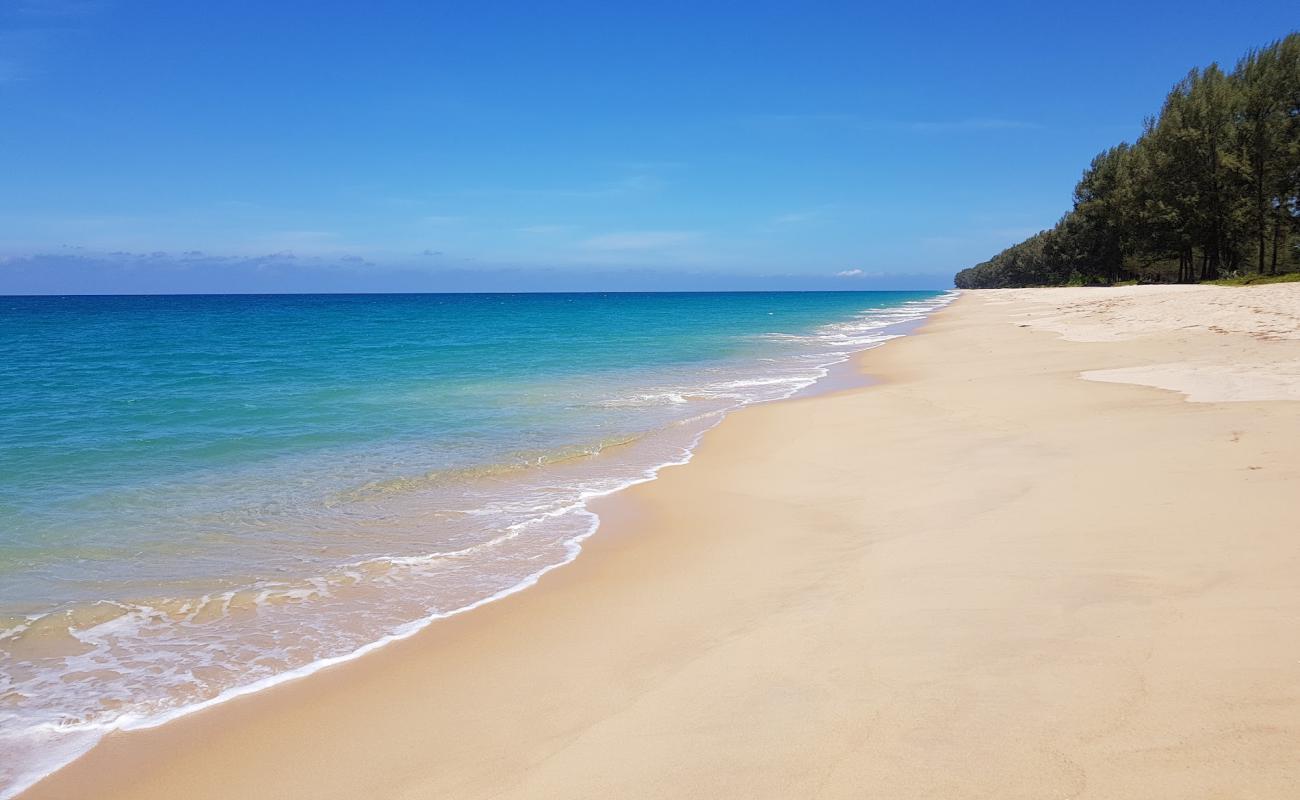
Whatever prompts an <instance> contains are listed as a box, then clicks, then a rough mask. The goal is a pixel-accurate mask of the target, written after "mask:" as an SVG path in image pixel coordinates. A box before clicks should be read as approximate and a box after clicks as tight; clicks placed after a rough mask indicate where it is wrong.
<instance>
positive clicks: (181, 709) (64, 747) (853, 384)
mask: <svg viewBox="0 0 1300 800" xmlns="http://www.w3.org/2000/svg"><path fill="white" fill-rule="evenodd" d="M957 296H958V293H957V292H956V291H949V292H945V293H943V294H942V295H940V296H939V297H936V298H935V299H934V303H935V305H934V306H933V308H931V309H929V310H928V311H925V312H923V314H922V315H921V316H920V317H919V318H916V319H911V320H906V321H902V322H898V323H894V324H891V325H887V326H885V327H883V328H881V329H880V331H879V333H880V334H881V335H882V336H883V338H882V339H881V340H880V341H876V342H874V343H872V344H868V345H866V346H861V347H859V348H858V349H856V350H852V351H849V352H847V353H846V354H845V356H844V357H843V358H842V359H840V360H838V361H835V362H832V363H829V364H826V365H823V366H822V367H820V368H819V371H820V372H821V374H820V375H819V376H818V377H816V378H815V379H814V380H813V381H811V382H810V383H808V384H806V385H804V386H801V387H798V388H796V389H794V390H792V391H791V392H790V393H788V394H786V395H784V396H782V397H776V398H772V399H767V400H754V401H746V402H744V403H741V404H739V405H737V406H735V407H733V408H730V409H727V410H724V411H722V412H721V413H720V414H719V415H718V416H717V418H716V419H714V420H712V421H711V422H710V423H709V424H708V425H707V426H705V427H703V428H701V429H700V430H699V431H698V432H696V433H695V434H694V436H693V437H692V438H691V439H690V440H689V442H688V443H687V444H686V445H685V446H684V447H683V448H682V451H681V453H680V455H679V456H678V457H677V458H674V459H670V460H667V461H664V462H662V463H658V464H655V465H652V466H650V467H647V468H646V469H645V470H643V471H642V473H641V475H640V476H639V477H637V478H635V479H631V480H628V481H626V482H624V483H622V484H620V485H618V486H615V487H614V488H611V489H607V490H603V491H588V492H584V493H582V494H581V495H579V497H578V502H577V504H576V505H577V507H576V508H571V509H568V510H572V511H573V512H575V513H577V514H580V515H583V516H584V517H585V518H586V521H587V527H586V530H585V531H584V532H583V533H581V534H579V535H578V536H575V537H572V538H571V539H569V540H567V541H566V543H565V550H566V552H565V557H564V558H563V559H562V560H560V561H558V562H556V563H553V564H548V565H546V566H544V567H542V568H541V569H538V570H537V571H535V572H533V573H531V574H529V575H527V576H525V577H524V578H523V579H522V580H520V581H519V582H518V583H515V584H513V585H511V586H509V587H506V588H504V589H501V590H500V591H497V592H495V593H493V594H491V595H489V596H487V597H483V598H481V599H478V600H475V601H473V602H471V603H468V604H466V605H464V606H461V607H459V608H454V609H451V610H448V611H444V612H439V613H434V614H430V615H429V616H426V617H423V618H420V619H416V620H412V621H411V622H408V623H405V624H403V625H401V626H399V627H397V628H396V629H394V630H393V631H392V632H390V633H389V634H387V635H385V636H383V637H380V638H379V639H377V640H375V641H372V642H369V643H367V644H364V645H362V646H360V647H358V648H356V649H355V650H353V651H351V652H349V653H346V654H343V655H339V656H333V657H328V658H322V659H319V660H316V661H313V662H311V663H308V664H305V665H303V666H301V667H298V668H296V669H291V670H287V671H285V672H282V673H278V674H275V675H271V676H268V677H266V678H263V679H260V680H257V681H254V682H252V683H249V684H245V685H241V686H233V687H230V688H228V689H226V690H224V691H222V692H221V693H219V694H217V695H216V696H214V697H211V698H208V699H206V700H203V701H200V702H195V703H190V704H188V705H182V706H178V707H176V708H173V709H169V710H167V711H163V712H161V713H154V714H152V715H149V716H147V717H145V716H141V715H136V714H130V713H128V714H125V715H123V716H121V717H119V718H117V719H115V720H113V721H112V722H111V723H106V724H95V725H91V724H87V725H83V726H79V727H78V729H77V732H78V733H84V734H86V735H85V736H84V737H79V738H78V739H76V740H73V741H66V742H59V743H58V744H55V743H54V742H53V741H51V750H52V751H53V752H49V753H48V755H49V757H50V758H49V761H48V762H47V763H46V764H44V765H40V766H34V767H33V768H32V769H31V770H30V771H28V772H26V773H18V774H17V775H16V776H15V780H14V781H13V782H12V783H11V784H10V785H9V786H8V787H3V788H0V800H15V799H16V798H20V796H21V795H22V794H23V793H24V792H25V791H27V790H28V789H30V788H31V787H32V786H34V785H36V784H37V783H39V782H40V781H41V780H44V779H45V778H47V777H49V776H50V775H52V774H54V773H56V772H58V771H59V770H61V769H63V768H64V767H66V766H68V765H69V764H71V763H72V762H74V761H76V760H77V759H79V758H80V757H81V756H83V755H85V754H86V753H88V752H90V751H91V750H92V749H93V748H94V747H95V746H96V745H97V744H98V743H99V742H100V741H101V740H102V739H103V737H104V736H105V735H107V734H109V733H111V732H114V731H135V730H147V729H151V728H157V727H160V726H162V725H165V724H166V723H168V722H172V721H174V720H176V719H179V718H181V717H185V716H189V715H190V714H193V713H196V712H199V711H203V710H205V709H208V708H212V707H214V706H217V705H220V704H222V703H225V702H227V701H229V700H234V699H237V698H240V697H245V696H248V695H252V694H255V693H257V692H261V691H263V690H266V689H270V688H272V687H275V686H278V685H280V684H282V683H287V682H289V681H294V680H298V679H300V678H305V677H308V676H310V675H313V674H315V673H316V672H319V671H320V670H323V669H326V668H328V667H332V666H336V665H338V664H343V663H346V662H349V661H353V660H355V659H358V658H361V657H362V656H364V655H367V654H369V653H371V652H374V651H376V650H379V649H380V648H382V647H384V646H386V645H388V644H391V643H393V642H397V641H402V640H405V639H409V638H411V637H413V636H415V635H416V634H418V633H420V632H421V631H423V630H425V629H426V628H428V627H429V626H431V625H432V624H433V623H435V622H437V621H439V620H442V619H448V618H450V617H454V616H459V615H460V614H463V613H465V612H468V611H472V610H474V609H476V608H479V607H481V606H484V605H487V604H488V603H491V602H495V601H497V600H501V599H503V598H506V597H509V596H511V595H514V594H516V593H518V592H521V591H523V590H525V589H528V588H530V587H532V586H534V585H536V584H537V582H538V581H539V580H540V579H541V578H542V576H544V575H546V574H547V573H549V572H551V571H553V570H555V569H558V568H560V567H563V566H566V565H568V564H570V563H572V562H573V561H574V560H575V559H576V558H577V557H578V555H579V554H580V553H581V552H582V544H583V543H584V542H585V541H586V540H587V539H589V538H590V537H591V536H592V535H594V534H595V533H596V532H597V531H598V530H599V528H600V518H599V516H598V515H597V514H596V513H595V512H593V511H591V510H590V503H591V501H593V500H596V499H599V498H604V497H609V496H611V495H615V494H618V493H619V492H622V491H624V490H625V489H628V488H631V487H633V486H637V485H640V484H643V483H648V482H650V481H653V480H654V479H655V478H656V477H658V475H659V473H660V472H661V471H662V470H663V469H665V468H668V467H673V466H682V465H685V464H687V463H689V462H690V461H691V460H692V458H693V457H694V455H695V453H696V451H697V449H698V447H699V444H700V441H701V440H702V439H703V437H704V435H705V434H707V433H708V432H709V431H711V430H713V429H714V428H716V427H717V426H718V425H719V424H720V423H721V422H722V421H723V420H725V419H726V418H727V417H728V416H730V414H732V413H733V412H735V411H737V410H740V409H743V408H746V407H748V406H750V405H757V404H761V403H770V402H780V401H782V400H790V399H806V398H809V397H815V396H819V395H824V394H830V393H833V392H838V391H845V390H850V389H858V388H864V387H867V386H870V385H871V384H872V379H871V377H870V375H868V374H864V373H862V372H861V371H859V370H858V369H857V366H856V364H855V363H854V362H855V360H856V358H857V356H859V355H860V354H861V353H863V352H866V351H868V350H873V349H875V348H877V347H880V346H882V345H884V344H887V343H888V342H889V341H892V340H893V339H897V338H902V337H904V336H907V335H910V334H912V333H914V332H915V331H916V330H917V329H919V328H920V327H922V326H924V325H925V324H926V322H927V321H928V320H929V318H930V316H931V315H932V314H934V313H935V312H937V311H939V310H941V309H943V308H945V307H946V306H947V305H949V304H950V303H951V302H952V301H953V300H955V299H956V298H957ZM50 733H51V734H56V733H67V729H62V730H57V731H56V730H55V729H53V728H51V730H50Z"/></svg>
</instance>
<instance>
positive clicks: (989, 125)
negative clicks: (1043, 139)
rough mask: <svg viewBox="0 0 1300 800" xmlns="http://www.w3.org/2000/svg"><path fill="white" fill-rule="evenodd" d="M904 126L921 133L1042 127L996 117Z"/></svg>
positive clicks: (915, 123) (1034, 123)
mask: <svg viewBox="0 0 1300 800" xmlns="http://www.w3.org/2000/svg"><path fill="white" fill-rule="evenodd" d="M904 125H905V126H906V127H908V128H910V129H911V130H914V131H920V132H922V133H945V132H948V131H1009V130H1035V129H1038V128H1041V127H1043V126H1042V125H1040V124H1039V123H1037V122H1027V121H1025V120H1020V119H999V118H996V117H975V118H971V119H959V120H949V121H940V122H908V123H904Z"/></svg>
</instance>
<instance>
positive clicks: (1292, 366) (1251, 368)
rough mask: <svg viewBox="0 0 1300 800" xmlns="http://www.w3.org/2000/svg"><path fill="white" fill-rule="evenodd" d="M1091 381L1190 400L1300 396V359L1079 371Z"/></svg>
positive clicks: (1271, 398) (1206, 401) (1260, 398)
mask: <svg viewBox="0 0 1300 800" xmlns="http://www.w3.org/2000/svg"><path fill="white" fill-rule="evenodd" d="M1079 376H1080V377H1082V378H1084V379H1086V380H1090V381H1102V382H1104V383H1133V384H1138V385H1141V386H1154V387H1156V388H1158V389H1168V390H1170V391H1174V392H1182V393H1183V394H1184V395H1186V399H1187V401H1188V402H1190V403H1223V402H1234V401H1238V402H1240V401H1261V400H1300V361H1282V362H1271V363H1270V362H1256V363H1235V364H1212V363H1202V364H1198V363H1194V362H1187V361H1183V362H1176V363H1170V364H1152V365H1150V366H1141V367H1121V368H1119V369H1094V370H1088V371H1086V372H1081V373H1079Z"/></svg>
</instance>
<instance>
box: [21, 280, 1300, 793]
mask: <svg viewBox="0 0 1300 800" xmlns="http://www.w3.org/2000/svg"><path fill="white" fill-rule="evenodd" d="M1264 290H1267V291H1264ZM1298 303H1300V285H1289V286H1288V285H1282V286H1277V287H1258V288H1244V289H1232V288H1220V287H1192V290H1182V289H1181V288H1180V287H1172V288H1152V289H1149V290H1148V289H1145V288H1139V289H1134V290H1033V291H1031V292H1024V291H1012V292H974V293H966V294H965V295H964V296H963V297H962V298H961V299H960V300H958V301H957V302H956V303H955V304H954V305H953V306H951V307H949V308H948V309H946V310H944V311H941V312H939V313H938V314H936V315H935V316H934V317H933V318H932V321H931V322H930V323H929V324H927V325H926V326H925V327H923V328H922V329H921V330H920V331H919V332H918V333H916V334H914V335H912V336H909V337H906V338H904V339H900V340H897V341H894V342H891V343H889V344H887V345H885V346H883V347H880V348H877V349H875V350H871V351H868V352H867V353H865V354H863V355H862V356H861V357H860V359H859V364H860V366H861V368H862V369H863V370H865V371H867V372H869V373H870V374H871V375H872V376H873V378H874V379H875V382H874V383H873V384H872V385H869V386H867V387H865V388H857V389H851V390H845V391H838V392H833V393H830V394H825V395H821V396H814V397H808V398H803V399H796V400H790V401H785V402H779V403H772V404H767V405H762V406H755V407H751V408H748V409H745V410H743V411H741V412H738V413H736V414H734V415H732V416H731V417H729V418H728V419H727V420H725V421H724V422H723V423H722V424H721V425H720V426H719V427H718V428H716V429H714V430H713V431H711V432H710V433H709V434H708V435H707V436H706V437H705V440H704V442H703V444H702V445H701V448H700V450H699V452H698V454H697V455H696V458H695V459H694V460H693V461H692V462H691V463H690V464H688V465H686V466H682V467H675V468H670V469H667V470H665V471H664V473H663V474H662V476H661V477H660V479H659V480H656V481H654V482H652V483H649V484H643V485H640V486H637V487H634V488H632V489H630V490H628V491H625V492H623V493H620V494H619V495H616V496H614V497H612V498H608V499H606V500H605V501H603V502H602V503H601V505H600V506H599V508H598V510H599V511H600V512H601V515H602V519H603V524H602V528H601V531H600V532H599V533H598V534H597V535H596V536H594V537H593V538H592V539H591V540H589V541H588V542H587V544H586V546H585V548H584V552H583V554H582V555H581V556H580V557H579V558H578V560H577V561H576V562H575V563H574V564H572V565H570V566H568V567H566V568H564V569H561V570H557V571H555V572H553V573H550V574H549V575H547V576H546V577H545V578H544V579H543V580H542V581H541V582H540V583H539V584H538V585H537V586H536V587H534V588H532V589H529V590H527V591H525V592H522V593H520V594H517V595H514V596H511V597H509V598H506V599H504V600H502V601H500V602H497V603H492V604H490V605H489V606H486V607H484V608H481V609H479V610H476V611H474V612H472V613H469V614H466V615H463V616H461V617H457V618H454V619H450V620H446V621H443V622H440V623H438V624H435V625H433V626H432V627H431V628H429V629H428V630H426V631H425V632H423V633H421V634H419V635H417V636H415V637H413V638H411V639H409V640H406V641H403V642H398V643H395V644H393V645H390V646H389V647H386V648H383V649H382V650H380V651H378V652H376V653H374V654H371V655H369V656H366V657H364V658H361V659H358V660H356V661H353V662H350V663H347V664H343V665H340V666H337V667H333V668H330V669H327V670H324V671H322V672H320V673H318V674H316V675H313V676H311V677H308V678H305V679H302V680H299V681H295V682H291V683H288V684H284V685H281V686H278V687H275V688H273V689H270V690H267V691H265V692H262V693H259V694H257V695H253V696H249V697H245V698H241V699H237V700H233V701H231V702H229V703H226V704H223V705H221V706H218V707H215V708H212V709H208V710H206V711H203V712H199V713H196V714H194V715H191V716H189V717H186V718H183V719H180V720H177V721H175V722H172V723H168V724H166V725H164V726H161V727H159V728H156V729H152V730H147V731H137V732H130V733H118V734H112V735H110V736H108V737H106V738H105V740H104V741H103V742H102V743H101V744H99V745H98V746H97V747H96V748H95V749H93V750H92V751H91V752H90V753H89V754H87V755H86V756H85V757H83V758H82V759H80V760H79V761H77V762H75V763H74V764H72V765H70V766H69V767H67V768H65V769H63V770H61V771H60V772H58V773H56V774H55V775H53V776H51V777H50V778H48V779H46V780H45V781H43V782H42V783H40V784H38V785H37V786H35V787H33V788H32V789H31V790H29V791H28V792H27V793H25V794H24V795H22V797H23V798H24V799H25V800H26V799H27V798H31V799H32V800H34V799H35V798H85V797H96V798H140V799H143V798H171V799H174V798H179V797H184V798H230V797H240V798H298V797H303V798H305V797H312V798H357V797H384V798H448V797H455V798H479V797H483V798H486V797H493V798H514V797H518V798H548V797H554V798H574V797H647V798H648V797H662V798H681V797H738V798H739V797H745V798H750V797H773V798H777V797H780V798H788V797H814V796H816V797H854V798H857V797H862V796H879V797H889V798H911V797H915V798H935V797H943V798H975V797H997V798H1035V799H1037V798H1044V797H1070V798H1129V797H1131V798H1161V797H1169V798H1175V797H1176V798H1188V797H1206V798H1209V797H1269V798H1272V797H1286V796H1290V795H1291V794H1292V793H1293V792H1294V791H1295V787H1296V786H1300V758H1298V757H1297V743H1300V635H1297V633H1296V630H1297V628H1296V623H1297V620H1300V580H1297V576H1300V403H1297V402H1296V401H1295V400H1294V399H1290V398H1291V395H1290V394H1289V393H1290V392H1292V391H1294V386H1292V383H1291V380H1292V379H1291V378H1288V377H1287V376H1288V375H1290V374H1291V373H1290V372H1288V370H1289V369H1290V366H1289V365H1290V364H1292V363H1293V362H1296V361H1297V360H1300V325H1293V324H1292V322H1291V320H1292V319H1293V317H1292V316H1290V315H1291V314H1292V313H1293V312H1292V311H1291V309H1293V308H1295V307H1296V305H1297V304H1298ZM1216 309H1217V310H1216ZM1252 309H1258V310H1252ZM1220 312H1221V313H1220ZM1293 332H1294V333H1295V335H1292V334H1293ZM1225 366H1227V367H1231V370H1230V372H1231V376H1232V377H1231V380H1225V379H1222V377H1221V376H1222V373H1223V368H1224V367H1225ZM1117 371H1118V372H1117ZM1125 371H1127V372H1125ZM1098 374H1100V375H1101V377H1100V378H1099V377H1098ZM1198 375H1199V377H1198ZM1207 375H1208V376H1210V377H1209V378H1206V376H1207ZM1215 375H1219V376H1220V377H1218V378H1216V377H1214V376H1215ZM1171 376H1172V377H1171ZM1189 376H1190V377H1189ZM1279 376H1281V377H1279ZM1117 378H1118V379H1119V380H1118V381H1117V380H1116V379H1117ZM1189 381H1190V383H1189ZM1243 387H1245V388H1243ZM1270 387H1271V388H1270Z"/></svg>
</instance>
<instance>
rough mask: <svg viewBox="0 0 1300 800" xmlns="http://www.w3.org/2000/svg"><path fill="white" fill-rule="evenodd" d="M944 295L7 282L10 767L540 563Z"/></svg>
mask: <svg viewBox="0 0 1300 800" xmlns="http://www.w3.org/2000/svg"><path fill="white" fill-rule="evenodd" d="M946 297H947V296H946V295H941V294H940V293H936V292H914V293H895V292H880V293H874V292H836V293H734V294H732V293H718V294H609V295H599V294H569V295H566V294H553V295H357V296H339V295H333V296H220V297H218V296H207V297H65V298H58V297H48V298H13V297H9V298H0V797H4V796H6V795H8V794H12V793H13V792H14V791H16V790H18V789H19V788H21V786H22V785H25V784H27V783H29V782H30V781H31V780H32V779H33V778H34V777H38V776H39V775H40V774H43V773H44V772H46V771H48V770H49V769H50V768H52V767H53V766H57V764H59V763H62V762H64V761H66V760H68V759H69V758H71V757H75V755H76V754H77V753H79V752H82V751H84V749H86V748H87V747H88V746H89V745H90V744H92V743H93V742H94V740H95V739H96V738H97V737H98V736H99V735H101V734H102V733H103V732H105V731H107V730H111V729H113V728H121V727H133V726H144V725H149V724H155V723H157V722H158V721H161V720H165V719H167V718H170V717H171V716H174V715H176V714H178V713H183V712H184V711H186V710H188V709H192V708H195V707H198V706H200V705H202V704H204V703H210V702H214V701H216V700H220V699H222V698H225V697H228V696H231V695H232V694H234V693H237V692H241V691H248V690H251V689H255V688H257V687H260V686H265V685H269V684H270V683H274V682H276V681H278V680H282V679H284V678H285V677H286V676H292V675H296V674H302V673H303V672H306V671H310V670H311V669H314V668H316V667H317V666H319V665H320V664H323V663H329V662H330V660H337V659H340V658H346V657H350V656H351V655H353V654H355V653H357V652H358V651H359V650H363V649H365V648H366V647H371V646H374V645H375V644H376V643H382V642H383V641H386V640H388V639H391V638H392V637H394V636H401V635H406V634H408V633H410V632H412V631H414V630H416V629H418V628H419V627H421V626H423V625H425V624H427V623H428V622H429V621H430V620H431V619H435V618H437V617H439V616H445V615H447V614H450V613H456V612H458V611H460V610H463V609H466V608H469V607H472V606H474V605H476V604H479V603H482V602H485V601H488V600H490V599H492V598H494V597H498V596H501V595H502V594H506V593H509V592H511V591H514V590H516V589H518V588H521V587H523V586H527V585H528V584H529V583H531V582H532V581H533V580H535V579H536V577H537V575H539V574H540V573H541V572H544V571H546V570H547V569H550V568H552V567H554V566H557V565H560V564H563V563H566V562H567V561H568V560H571V559H572V558H573V557H574V555H575V554H576V553H577V550H578V545H579V543H580V542H581V540H582V539H583V538H584V537H585V536H587V535H589V534H590V533H591V531H593V530H594V528H595V519H594V517H593V516H592V515H591V514H590V513H589V512H587V511H586V507H585V501H586V500H587V499H589V498H590V497H593V496H598V495H601V494H607V493H609V492H612V491H616V490H617V489H619V488H621V487H623V486H626V485H629V484H631V483H634V482H637V481H641V480H646V479H648V478H650V477H652V476H653V475H654V473H655V471H656V470H657V469H658V468H659V467H661V466H663V465H665V464H671V463H680V462H682V461H684V460H686V459H687V458H689V453H690V449H691V448H692V447H693V445H694V443H695V441H696V439H697V438H698V436H699V435H700V434H701V433H702V432H703V431H704V430H706V429H707V428H708V427H710V426H711V425H713V424H714V423H716V422H717V420H718V419H720V417H721V416H722V415H723V414H725V413H726V412H727V411H728V410H730V409H733V408H736V407H739V406H742V405H745V404H748V403H752V402H758V401H764V400H772V399H777V398H781V397H786V396H789V395H790V394H792V393H794V392H796V391H798V390H799V389H801V388H803V387H805V386H808V385H809V384H811V383H812V382H814V381H815V380H816V379H817V378H818V377H820V376H822V375H824V374H825V371H826V367H827V366H829V365H831V364H834V363H836V362H838V361H842V360H843V359H845V358H846V357H847V356H848V354H850V353H852V352H854V351H857V350H861V349H865V348H867V347H871V346H874V345H876V344H879V343H880V342H883V341H885V340H886V339H888V338H890V337H891V336H893V335H896V329H895V328H893V327H891V326H894V325H896V324H897V323H902V322H906V321H909V320H915V319H918V318H920V317H921V316H923V315H924V314H925V312H927V311H928V310H930V309H932V308H934V307H936V306H937V305H939V304H941V303H942V302H944V301H945V300H946Z"/></svg>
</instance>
